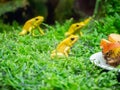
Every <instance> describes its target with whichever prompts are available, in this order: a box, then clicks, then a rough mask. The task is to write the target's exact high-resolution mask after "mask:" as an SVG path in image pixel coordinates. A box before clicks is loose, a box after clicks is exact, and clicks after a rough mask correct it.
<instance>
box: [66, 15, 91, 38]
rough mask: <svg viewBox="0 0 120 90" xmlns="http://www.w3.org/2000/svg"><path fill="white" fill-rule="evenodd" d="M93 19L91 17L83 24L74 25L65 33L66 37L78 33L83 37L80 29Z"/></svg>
mask: <svg viewBox="0 0 120 90" xmlns="http://www.w3.org/2000/svg"><path fill="white" fill-rule="evenodd" d="M91 19H92V18H91V17H89V18H87V19H85V20H84V21H83V22H80V23H74V24H72V25H71V26H70V28H69V29H68V31H67V32H66V33H65V36H69V35H71V34H77V33H80V35H81V36H82V32H80V29H82V28H83V27H84V26H85V25H86V24H87V23H88V22H89V21H90V20H91Z"/></svg>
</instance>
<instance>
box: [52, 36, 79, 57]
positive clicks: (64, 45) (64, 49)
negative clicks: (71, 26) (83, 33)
mask: <svg viewBox="0 0 120 90" xmlns="http://www.w3.org/2000/svg"><path fill="white" fill-rule="evenodd" d="M77 40H78V36H77V35H70V36H69V37H67V38H66V39H64V40H63V41H62V42H61V43H60V44H59V45H58V46H57V48H56V49H55V50H53V51H52V54H51V58H54V57H55V56H57V57H64V56H66V57H68V53H69V51H70V48H71V47H72V46H73V44H74V43H75V42H76V41H77Z"/></svg>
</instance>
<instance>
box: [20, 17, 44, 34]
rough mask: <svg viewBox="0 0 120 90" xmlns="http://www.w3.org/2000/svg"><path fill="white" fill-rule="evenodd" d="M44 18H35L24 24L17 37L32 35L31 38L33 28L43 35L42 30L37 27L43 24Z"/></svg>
mask: <svg viewBox="0 0 120 90" xmlns="http://www.w3.org/2000/svg"><path fill="white" fill-rule="evenodd" d="M43 20H44V17H43V16H37V17H34V18H32V19H30V20H28V21H26V22H25V24H24V26H23V29H22V31H21V32H20V33H19V35H25V34H27V33H30V34H32V35H33V36H35V34H34V30H33V29H35V28H38V29H39V32H40V33H41V34H42V35H44V32H43V30H42V29H41V28H40V27H39V25H40V24H41V23H42V22H43Z"/></svg>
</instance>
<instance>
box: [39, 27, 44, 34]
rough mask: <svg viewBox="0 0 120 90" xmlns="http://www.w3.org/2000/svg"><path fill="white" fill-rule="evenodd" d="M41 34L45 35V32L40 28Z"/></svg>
mask: <svg viewBox="0 0 120 90" xmlns="http://www.w3.org/2000/svg"><path fill="white" fill-rule="evenodd" d="M38 29H39V32H40V33H41V34H42V35H44V34H45V33H44V32H43V30H42V29H41V28H40V27H39V26H38Z"/></svg>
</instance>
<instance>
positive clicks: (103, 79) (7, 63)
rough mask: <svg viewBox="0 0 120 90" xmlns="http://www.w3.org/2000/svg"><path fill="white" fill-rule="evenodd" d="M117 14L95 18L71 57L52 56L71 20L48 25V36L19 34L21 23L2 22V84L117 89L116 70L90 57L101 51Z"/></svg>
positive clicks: (45, 88) (6, 86)
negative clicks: (102, 65) (9, 23)
mask: <svg viewBox="0 0 120 90" xmlns="http://www.w3.org/2000/svg"><path fill="white" fill-rule="evenodd" d="M113 20H114V18H113V17H106V18H103V19H100V20H93V21H91V22H90V24H88V25H87V26H86V27H85V28H84V29H83V30H82V32H83V33H84V35H83V36H82V37H81V38H80V39H79V40H78V41H77V43H76V44H75V45H74V46H73V48H72V49H71V53H70V55H69V58H62V59H54V60H52V59H51V58H50V53H51V51H52V50H53V49H55V47H56V45H57V44H58V43H59V42H60V41H61V40H63V39H64V38H65V36H64V33H65V32H66V31H67V30H68V28H69V26H70V25H71V23H72V21H71V20H66V22H65V23H63V24H60V23H58V22H56V24H55V25H54V26H49V25H47V24H46V25H45V26H46V27H45V28H44V30H45V33H46V34H45V36H39V37H32V36H31V35H25V36H18V33H19V32H20V31H21V29H22V28H21V27H20V26H19V25H18V24H14V25H13V26H6V25H5V26H3V25H1V26H0V27H2V29H3V32H1V33H0V88H2V89H3V90H4V89H8V90H9V89H20V90H21V89H25V90H33V89H35V90H51V89H52V90H53V89H54V90H88V89H90V90H116V89H120V86H119V82H118V81H117V79H116V75H117V73H115V72H112V71H109V72H105V71H103V69H100V68H98V67H97V66H95V65H94V64H92V63H91V62H90V60H89V57H90V56H91V55H92V54H93V53H96V52H99V51H101V49H100V47H99V43H100V40H101V38H106V36H107V35H108V34H110V33H111V32H116V33H117V30H115V29H112V27H114V25H113V24H112V22H113Z"/></svg>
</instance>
